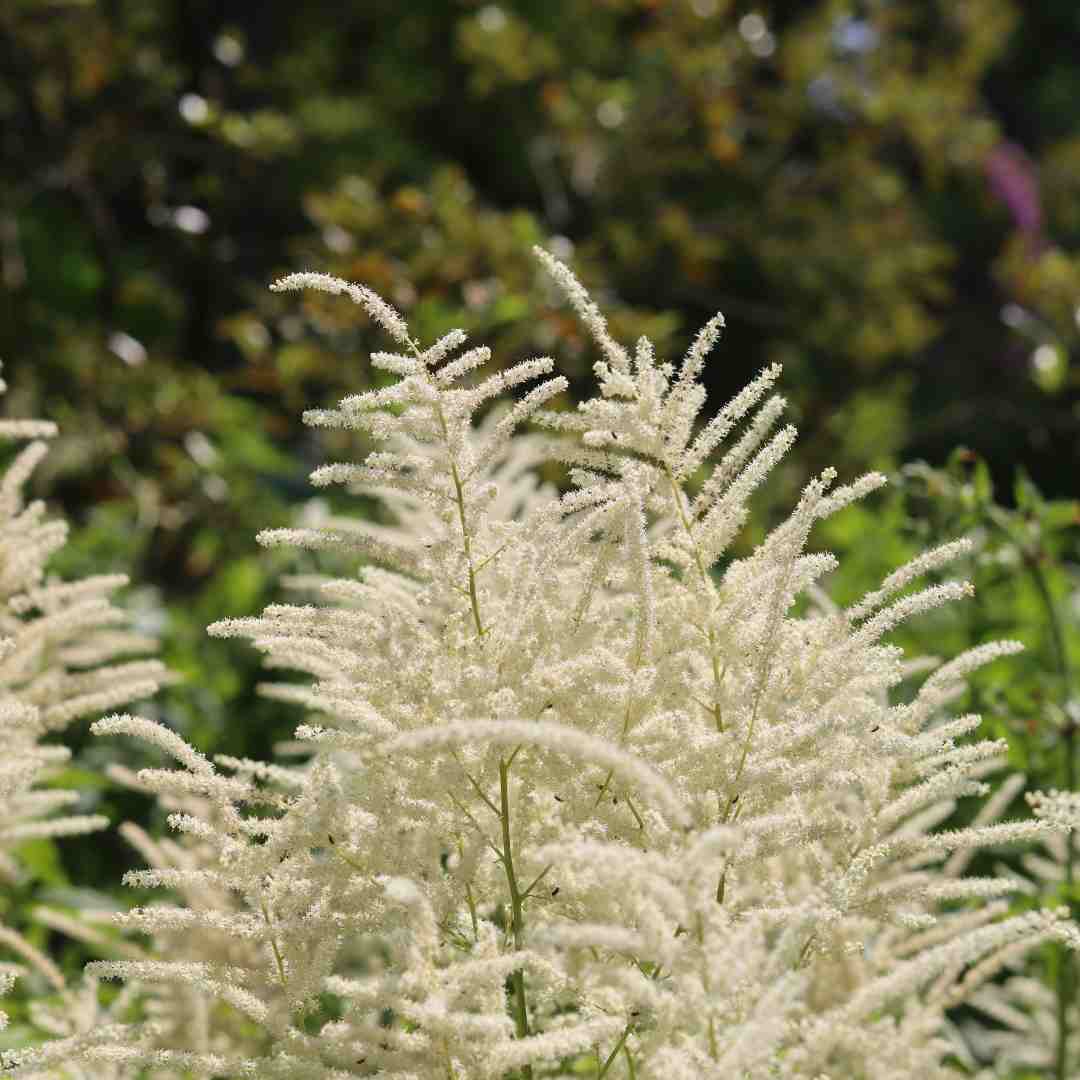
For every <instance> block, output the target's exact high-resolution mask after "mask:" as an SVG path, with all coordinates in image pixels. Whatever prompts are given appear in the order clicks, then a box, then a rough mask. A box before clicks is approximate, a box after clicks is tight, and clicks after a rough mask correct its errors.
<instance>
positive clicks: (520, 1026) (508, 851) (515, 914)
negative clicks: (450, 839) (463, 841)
mask: <svg viewBox="0 0 1080 1080" xmlns="http://www.w3.org/2000/svg"><path fill="white" fill-rule="evenodd" d="M499 818H500V821H501V823H502V843H503V850H502V864H503V869H504V870H505V871H506V884H507V887H508V888H509V890H510V929H511V931H512V933H513V935H514V949H515V950H517V951H518V952H520V951H521V949H522V947H523V944H524V933H525V925H524V922H523V918H522V914H523V900H524V897H523V894H522V892H521V890H520V888H519V887H518V880H517V874H516V873H515V872H514V853H513V848H512V846H511V842H510V764H509V762H507V761H506V760H505V759H500V760H499ZM510 984H511V986H512V987H513V997H514V1027H515V1029H516V1031H517V1037H518V1038H519V1039H524V1038H527V1037H528V1035H529V1009H528V1001H527V999H526V996H525V973H524V972H523V971H522V970H521V969H520V968H518V970H517V971H515V972H514V973H513V975H511V976H510ZM532 1075H533V1072H532V1066H531V1065H526V1066H525V1067H524V1068H523V1069H522V1076H523V1077H524V1078H525V1080H532Z"/></svg>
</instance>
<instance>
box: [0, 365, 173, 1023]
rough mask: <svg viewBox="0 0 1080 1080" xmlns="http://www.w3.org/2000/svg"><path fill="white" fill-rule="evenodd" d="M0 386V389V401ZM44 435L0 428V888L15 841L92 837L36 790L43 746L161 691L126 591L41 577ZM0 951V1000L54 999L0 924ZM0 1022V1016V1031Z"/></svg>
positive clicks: (42, 960)
mask: <svg viewBox="0 0 1080 1080" xmlns="http://www.w3.org/2000/svg"><path fill="white" fill-rule="evenodd" d="M2 390H3V383H2V382H0V391H2ZM55 434H56V427H55V425H53V424H51V423H47V422H44V421H29V420H6V421H2V422H0V440H3V441H5V442H9V441H14V442H22V441H24V440H28V439H29V440H33V441H31V442H29V443H27V444H26V445H25V446H23V447H22V449H20V450H19V451H18V452H17V453H16V454H15V456H14V458H13V459H12V460H11V463H10V464H9V465H8V467H7V469H6V471H5V472H4V474H3V478H2V479H0V745H2V746H3V751H4V753H3V758H2V760H0V883H2V884H3V885H11V884H13V883H14V882H16V881H18V880H19V879H20V878H21V877H22V876H23V868H22V867H21V866H20V862H19V858H18V854H17V851H18V848H19V846H20V845H21V844H23V843H24V842H25V841H27V840H33V839H37V838H47V837H57V836H74V835H79V834H83V833H88V832H93V831H96V830H98V829H101V828H104V827H105V826H106V825H107V824H108V821H107V819H106V818H104V817H102V816H100V815H98V814H81V813H74V812H71V808H73V807H75V806H76V805H77V804H78V803H79V802H80V796H79V794H78V792H75V791H68V790H63V789H59V788H56V787H46V786H43V785H44V782H45V781H48V780H49V779H50V778H51V777H52V776H53V775H54V774H55V773H56V772H57V771H58V767H59V766H62V765H63V764H64V762H66V761H67V759H68V757H69V753H68V751H67V750H66V749H65V748H64V747H62V746H58V745H56V744H54V743H46V742H45V741H44V738H45V737H46V736H47V735H49V734H51V733H53V732H57V731H60V730H62V729H63V728H65V727H67V726H68V725H69V724H70V723H72V722H73V721H75V720H78V719H81V718H82V717H85V716H92V715H94V714H96V713H101V712H103V711H105V710H107V709H111V708H115V707H116V706H118V705H122V704H126V703H127V702H129V701H133V700H135V699H137V698H141V697H147V696H149V695H151V694H153V693H154V692H155V691H156V690H157V688H158V687H159V686H160V685H161V684H162V683H163V682H164V681H166V678H167V675H166V672H165V669H164V667H163V666H162V665H161V663H160V662H158V661H157V660H147V659H138V658H137V657H138V656H139V654H142V653H147V652H150V651H152V650H153V649H154V647H155V644H156V643H155V642H154V641H153V640H152V639H150V638H147V637H146V636H145V635H141V634H138V633H136V632H134V631H133V630H131V629H130V628H129V627H128V625H127V624H128V617H127V615H126V614H125V613H124V612H123V611H121V610H120V609H119V608H116V607H114V606H113V605H112V604H111V602H110V599H109V597H110V594H112V593H113V592H115V591H116V590H117V589H118V588H121V587H123V586H124V585H126V584H127V579H126V578H125V577H124V576H123V575H119V574H106V575H99V576H96V577H90V578H86V579H84V580H82V581H75V582H60V581H58V580H55V579H53V578H51V577H49V576H47V574H46V566H47V563H48V560H49V558H50V556H52V555H53V554H54V553H55V552H56V551H57V550H58V549H59V548H61V547H62V546H63V544H64V542H65V540H66V538H67V527H66V525H65V523H64V522H62V521H56V520H51V519H49V518H47V517H46V515H45V507H44V504H43V503H41V502H38V501H33V502H27V501H26V500H25V498H24V495H23V490H24V486H25V484H26V482H27V481H28V480H29V479H30V476H31V474H32V472H33V469H34V468H35V466H36V465H37V464H38V463H39V462H40V461H41V459H42V458H43V457H44V456H45V453H46V444H45V443H44V442H43V441H41V440H43V439H47V438H51V437H52V436H54V435H55ZM0 947H2V948H3V949H4V951H5V952H7V953H10V954H13V955H14V956H15V957H16V958H17V963H15V964H9V963H5V964H0V994H3V993H7V992H8V990H10V989H11V986H12V982H13V979H14V977H15V975H17V974H19V973H20V972H33V973H34V974H35V975H36V976H37V977H38V978H40V979H42V980H44V983H45V984H46V985H48V986H49V987H50V988H51V989H52V990H54V991H61V992H64V991H66V986H65V983H64V978H63V976H62V974H61V973H60V971H59V969H58V968H57V967H56V966H55V965H54V964H53V962H52V961H51V960H50V959H49V958H48V957H47V956H46V955H45V954H44V953H42V952H41V951H40V950H39V949H37V948H35V947H34V946H33V945H31V944H30V942H29V941H28V940H26V938H25V937H23V936H22V935H21V934H20V933H18V932H17V931H16V930H15V929H14V928H13V927H8V926H3V925H0ZM5 1022H6V1017H5V1016H4V1014H3V1013H2V1012H0V1026H2V1025H3V1024H4V1023H5Z"/></svg>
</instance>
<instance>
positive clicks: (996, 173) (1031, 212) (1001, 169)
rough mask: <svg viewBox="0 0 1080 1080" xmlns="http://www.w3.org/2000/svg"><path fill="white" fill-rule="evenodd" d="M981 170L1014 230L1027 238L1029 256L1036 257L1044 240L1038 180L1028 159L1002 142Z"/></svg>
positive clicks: (988, 156)
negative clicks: (1006, 212) (1011, 217)
mask: <svg viewBox="0 0 1080 1080" xmlns="http://www.w3.org/2000/svg"><path fill="white" fill-rule="evenodd" d="M984 167H985V169H986V178H987V180H988V181H989V183H990V189H991V190H992V191H993V193H994V194H995V195H996V196H997V197H998V198H999V199H1000V200H1001V201H1002V202H1003V203H1005V205H1006V206H1007V207H1008V208H1009V211H1010V212H1011V214H1012V216H1013V221H1014V222H1015V223H1016V227H1017V228H1018V229H1019V230H1020V232H1022V233H1024V235H1025V236H1026V237H1027V240H1028V244H1029V248H1030V251H1031V253H1032V254H1033V255H1035V254H1038V253H1039V252H1040V251H1041V250H1042V249H1043V247H1045V245H1046V238H1045V236H1044V235H1043V212H1042V202H1041V201H1040V198H1039V176H1038V173H1037V172H1036V170H1035V165H1034V163H1033V162H1032V160H1031V158H1029V157H1028V155H1027V153H1026V152H1025V151H1024V149H1023V147H1021V146H1019V145H1018V144H1017V143H1014V142H1010V141H1008V140H1004V139H1003V140H1002V141H1001V142H999V143H998V144H997V146H995V147H994V148H993V150H991V151H990V153H989V154H988V155H987V157H986V161H985V162H984Z"/></svg>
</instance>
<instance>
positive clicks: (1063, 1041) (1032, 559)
mask: <svg viewBox="0 0 1080 1080" xmlns="http://www.w3.org/2000/svg"><path fill="white" fill-rule="evenodd" d="M1021 550H1022V551H1024V561H1025V563H1026V564H1027V569H1028V572H1029V573H1030V574H1031V579H1032V581H1033V582H1034V584H1035V589H1036V591H1037V592H1038V594H1039V599H1040V600H1041V602H1042V605H1043V608H1044V609H1045V610H1046V618H1047V623H1048V625H1049V627H1050V639H1051V640H1052V641H1053V643H1054V653H1055V654H1056V657H1057V664H1058V673H1059V674H1060V676H1061V683H1062V697H1063V698H1064V700H1065V704H1066V706H1067V705H1068V704H1069V702H1070V700H1071V698H1072V671H1071V669H1070V666H1069V654H1068V652H1067V651H1066V645H1065V631H1064V628H1063V627H1062V625H1061V618H1060V615H1059V613H1058V610H1057V605H1056V604H1055V603H1054V597H1053V595H1052V594H1051V592H1050V586H1049V584H1048V583H1047V580H1046V575H1045V574H1044V573H1043V570H1042V567H1041V566H1040V565H1039V561H1038V553H1037V552H1029V551H1027V550H1026V549H1024V548H1023V547H1021ZM1061 752H1062V770H1061V772H1062V777H1061V782H1062V787H1063V788H1064V790H1065V791H1075V790H1076V722H1075V721H1074V720H1073V718H1072V715H1071V714H1070V713H1069V712H1068V711H1067V709H1066V710H1065V726H1064V728H1063V730H1062V738H1061ZM1074 862H1075V848H1074V844H1073V834H1072V831H1071V830H1070V831H1069V832H1067V833H1066V834H1065V867H1064V871H1065V874H1064V876H1065V892H1066V902H1067V903H1068V905H1069V907H1070V909H1071V908H1072V907H1073V902H1072V890H1073V878H1074V875H1075V868H1074ZM1056 990H1057V1046H1056V1047H1055V1054H1054V1076H1055V1078H1056V1080H1068V1058H1069V1007H1070V1005H1071V1004H1072V1000H1073V991H1074V986H1073V961H1072V953H1071V952H1070V951H1069V950H1068V949H1067V948H1066V947H1065V946H1064V945H1059V946H1058V969H1057V987H1056Z"/></svg>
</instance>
